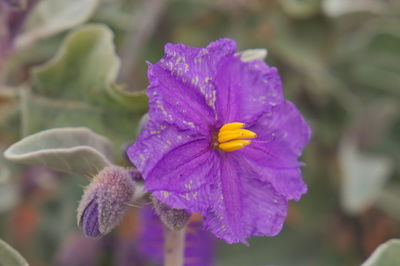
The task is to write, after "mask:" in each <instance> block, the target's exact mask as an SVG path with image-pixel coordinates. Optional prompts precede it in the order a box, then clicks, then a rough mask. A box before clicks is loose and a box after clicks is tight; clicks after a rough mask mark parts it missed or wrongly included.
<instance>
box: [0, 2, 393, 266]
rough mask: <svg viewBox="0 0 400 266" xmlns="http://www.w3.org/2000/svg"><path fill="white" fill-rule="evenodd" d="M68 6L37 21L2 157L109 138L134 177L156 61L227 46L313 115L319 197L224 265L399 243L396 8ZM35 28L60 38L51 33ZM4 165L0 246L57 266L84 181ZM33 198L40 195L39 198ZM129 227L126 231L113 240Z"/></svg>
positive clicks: (332, 256)
mask: <svg viewBox="0 0 400 266" xmlns="http://www.w3.org/2000/svg"><path fill="white" fill-rule="evenodd" d="M46 2H47V5H49V2H50V0H42V1H41V2H40V3H39V4H38V6H37V7H39V5H40V4H41V5H42V6H43V5H45V4H46ZM360 2H362V4H360ZM54 3H56V2H53V4H54ZM57 4H59V5H60V7H63V6H64V7H68V8H66V9H62V8H59V9H57V8H55V9H54V7H53V8H50V9H46V8H43V7H41V9H42V10H47V13H46V12H45V11H43V12H38V11H34V12H33V13H32V14H34V15H35V16H38V14H40V15H41V16H44V19H42V20H40V19H39V20H38V18H36V19H35V18H28V20H27V24H26V25H25V28H24V30H23V31H22V33H21V34H20V35H19V36H17V37H16V40H15V45H14V48H13V50H12V52H10V55H9V56H8V57H7V59H8V60H7V61H5V62H6V66H7V67H6V69H3V72H4V73H3V74H2V75H1V76H2V77H3V80H2V84H0V148H1V149H5V148H6V147H8V146H9V145H11V144H12V143H13V142H15V141H17V140H19V139H20V138H21V137H22V136H26V135H28V134H32V133H36V132H38V131H41V130H44V129H48V128H53V127H61V126H86V127H89V128H91V129H92V130H93V131H95V132H97V133H100V134H103V135H105V136H107V137H109V138H110V139H111V140H112V141H113V143H114V148H115V152H116V153H117V154H119V156H118V157H117V160H118V162H119V163H120V164H123V165H129V163H128V162H127V161H126V160H125V159H124V156H123V151H124V148H125V147H126V145H128V144H129V143H131V142H133V141H134V137H135V135H136V130H137V125H138V122H139V119H140V117H141V116H142V115H143V114H144V113H145V112H146V108H147V107H146V106H147V105H146V97H145V96H144V94H143V90H144V89H145V88H146V86H147V78H146V71H147V66H146V63H145V61H146V60H148V61H150V62H156V61H157V60H159V59H160V57H161V56H162V54H163V46H164V44H165V43H167V42H180V43H185V44H187V45H192V46H199V47H201V46H205V45H206V44H208V43H209V42H210V41H213V40H215V39H218V38H221V37H230V38H233V39H235V40H236V41H237V42H238V46H239V49H240V50H245V49H249V48H266V49H267V50H268V56H267V59H266V61H267V63H268V64H270V65H274V66H277V67H278V69H279V72H280V74H281V76H282V80H283V84H284V88H285V94H286V96H287V98H289V99H290V100H292V101H293V102H295V103H296V105H297V106H298V107H299V109H300V110H301V111H302V113H303V114H305V116H306V119H307V120H308V121H309V123H310V124H311V127H312V128H313V139H312V141H311V143H310V145H309V146H308V147H307V149H306V150H305V154H304V156H303V161H304V162H306V166H305V167H304V168H303V173H304V179H305V181H306V183H307V184H308V185H309V192H308V194H306V195H305V196H304V197H303V198H302V199H301V201H300V202H295V203H292V204H291V207H290V211H289V217H288V219H287V222H286V225H285V227H284V229H283V231H282V233H281V234H280V235H278V236H277V237H274V238H257V239H253V240H251V241H250V247H245V246H243V245H226V244H222V243H221V244H220V245H219V250H218V253H217V265H218V266H225V265H226V266H228V265H229V266H252V265H254V266H256V265H296V266H297V265H299V266H302V265H304V266H313V265H315V266H320V265H324V266H330V265H332V266H334V265H335V266H336V265H340V266H342V265H359V264H360V263H361V262H362V261H364V260H365V258H366V257H367V256H368V255H369V254H371V252H372V251H373V250H374V249H375V248H376V247H377V246H378V245H379V244H381V243H383V242H384V241H386V240H387V239H389V238H395V237H399V234H400V227H399V220H400V210H399V208H398V207H397V206H398V203H399V201H400V179H399V177H400V165H399V164H398V162H399V161H400V152H399V151H400V117H399V114H400V87H399V86H400V63H399V62H400V31H399V29H400V4H399V2H398V1H396V0H392V1H390V0H388V1H374V0H368V1H361V0H354V1H346V0H337V1H335V0H307V1H305V0H281V1H278V0H268V1H265V0H170V1H167V0H147V1H139V0H136V1H128V0H103V1H82V2H80V1H67V0H57ZM92 7H93V8H92ZM94 7H97V8H96V9H94ZM54 10H64V11H65V12H64V13H61V14H58V13H56V12H55V11H54ZM71 10H72V11H71ZM35 12H36V13H35ZM32 16H33V15H32ZM38 21H39V22H41V23H45V24H46V21H47V23H50V24H52V25H53V27H51V26H49V25H47V26H43V25H42V26H41V27H42V30H40V29H38V26H35V23H38ZM85 21H86V22H85ZM66 22H68V23H66ZM82 23H88V24H89V25H84V26H78V25H79V24H82ZM39 25H40V23H39ZM39 28H40V27H39ZM32 29H33V30H32ZM34 30H35V31H36V32H39V33H35V31H34ZM0 58H2V57H0ZM1 65H3V64H0V66H1ZM343 158H345V159H343ZM348 158H350V159H348ZM350 160H351V162H350ZM378 161H379V162H378ZM382 161H384V162H385V163H383V164H382V163H380V162H382ZM0 163H1V167H0V171H1V172H0V177H1V182H0V186H2V187H3V186H7V187H13V188H14V189H15V190H17V191H19V194H18V195H19V197H16V200H15V202H14V203H10V204H8V205H7V206H9V207H8V208H2V209H1V210H0V211H1V213H0V238H2V239H6V240H7V241H8V242H9V243H12V245H13V246H14V247H15V248H17V249H18V250H19V251H20V252H21V254H22V255H24V256H25V257H26V258H27V260H28V261H29V262H30V263H31V265H34V266H35V265H52V264H53V262H54V261H55V259H56V258H57V256H58V252H59V248H60V247H61V244H62V242H63V239H64V238H65V237H66V236H68V235H71V234H73V233H74V232H75V231H76V230H77V228H76V226H75V224H74V223H75V219H74V215H75V209H76V207H77V202H78V200H79V197H80V195H81V192H82V188H81V186H83V185H85V184H86V183H87V180H85V179H84V178H82V177H75V176H68V175H61V174H55V173H52V174H51V176H52V177H51V178H48V179H45V181H40V180H41V179H40V178H41V176H42V175H43V173H41V174H37V173H35V172H34V173H33V174H32V173H31V172H32V171H31V169H29V168H26V167H19V166H16V165H13V164H11V163H6V162H3V161H2V160H1V161H0ZM378 164H379V166H376V165H378ZM368 167H369V168H368ZM377 168H379V169H378V170H377ZM380 168H382V169H383V170H382V169H380ZM366 169H367V170H366ZM31 179H34V181H32V180H31ZM27 182H28V184H27ZM29 182H31V183H33V184H34V185H32V184H31V183H29ZM49 184H53V185H49ZM26 186H28V187H29V188H30V187H31V186H33V187H34V189H33V190H28V191H29V193H28V192H27V190H24V189H23V188H25V187H26ZM2 195H5V194H3V193H1V194H0V197H2ZM0 201H2V202H5V199H3V198H0ZM349 202H350V203H351V204H353V203H354V202H356V203H357V204H355V205H351V206H350V207H349ZM354 206H356V207H354ZM131 227H134V226H133V225H129V224H123V225H121V227H120V228H119V229H118V230H117V232H115V233H114V234H113V235H112V236H110V238H112V239H118V238H121V237H122V236H121V235H123V234H122V233H121V232H126V231H127V230H128V231H129V230H132V229H130V228H131ZM127 228H128V229H127ZM129 232H130V231H129ZM110 254H111V255H110ZM110 254H109V255H107V256H108V257H107V256H105V258H104V259H105V261H110V258H109V257H110V256H111V257H112V254H113V253H112V252H110ZM104 265H106V264H104Z"/></svg>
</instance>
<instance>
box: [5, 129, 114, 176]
mask: <svg viewBox="0 0 400 266" xmlns="http://www.w3.org/2000/svg"><path fill="white" fill-rule="evenodd" d="M4 157H5V158H7V159H8V160H11V161H13V162H17V163H23V164H33V165H41V166H46V167H49V168H51V169H55V170H59V171H63V172H67V173H72V174H78V175H94V174H96V173H97V172H98V171H100V170H101V169H103V168H104V167H106V166H109V165H111V161H112V145H111V143H110V141H109V140H108V139H107V138H105V137H103V136H101V135H98V134H96V133H94V132H92V131H91V130H90V129H88V128H84V127H78V128H55V129H49V130H45V131H42V132H39V133H36V134H34V135H30V136H28V137H26V138H23V139H22V140H20V141H19V142H17V143H15V144H13V145H12V146H11V147H9V148H8V149H7V150H6V151H5V152H4Z"/></svg>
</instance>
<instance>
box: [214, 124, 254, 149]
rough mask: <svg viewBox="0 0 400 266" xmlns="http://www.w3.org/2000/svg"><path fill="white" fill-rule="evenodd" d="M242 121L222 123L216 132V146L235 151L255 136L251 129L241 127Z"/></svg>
mask: <svg viewBox="0 0 400 266" xmlns="http://www.w3.org/2000/svg"><path fill="white" fill-rule="evenodd" d="M243 127H244V123H239V122H234V123H228V124H225V125H223V126H222V127H221V128H220V129H219V132H218V148H219V149H221V150H223V151H236V150H239V149H241V148H243V147H246V146H247V145H249V144H250V143H251V141H250V140H247V139H254V138H255V137H257V135H256V133H254V132H253V131H250V130H247V129H242V128H243Z"/></svg>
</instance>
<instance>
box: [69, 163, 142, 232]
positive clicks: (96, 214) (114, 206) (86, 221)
mask: <svg viewBox="0 0 400 266" xmlns="http://www.w3.org/2000/svg"><path fill="white" fill-rule="evenodd" d="M130 172H131V171H130V170H128V169H125V168H122V167H118V166H110V167H106V168H104V169H103V170H101V171H100V173H99V174H98V175H97V176H96V177H94V179H93V180H92V182H91V183H90V184H89V186H88V187H87V188H86V190H85V192H84V194H83V196H82V199H81V202H80V203H79V207H78V215H77V219H78V225H79V226H80V227H81V228H82V230H83V233H84V234H85V235H86V236H88V237H93V238H97V237H101V236H103V235H105V234H107V233H109V232H110V231H111V230H112V229H113V228H114V227H115V226H116V225H118V224H119V222H120V221H121V219H122V217H123V216H124V214H125V212H126V210H127V208H128V204H129V202H130V201H131V200H132V197H133V193H134V190H135V182H134V181H133V180H132V178H131V173H130Z"/></svg>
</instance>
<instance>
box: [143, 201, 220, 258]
mask: <svg viewBox="0 0 400 266" xmlns="http://www.w3.org/2000/svg"><path fill="white" fill-rule="evenodd" d="M201 227H202V222H201V218H200V219H199V215H198V214H194V215H192V217H191V218H190V221H189V224H188V226H187V229H186V239H185V242H186V243H185V251H184V256H185V257H184V262H185V266H211V265H214V263H213V261H214V250H215V238H214V237H213V236H212V235H211V234H209V233H208V232H207V231H204V230H203V229H202V228H201ZM163 246H164V233H163V223H162V222H161V220H160V218H159V217H158V216H157V214H156V213H155V212H154V211H153V210H152V208H151V207H150V206H146V207H144V208H142V211H141V229H140V232H139V239H138V250H139V252H140V254H141V255H143V256H144V257H146V258H147V259H148V260H149V261H150V262H152V263H156V264H162V262H163Z"/></svg>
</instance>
